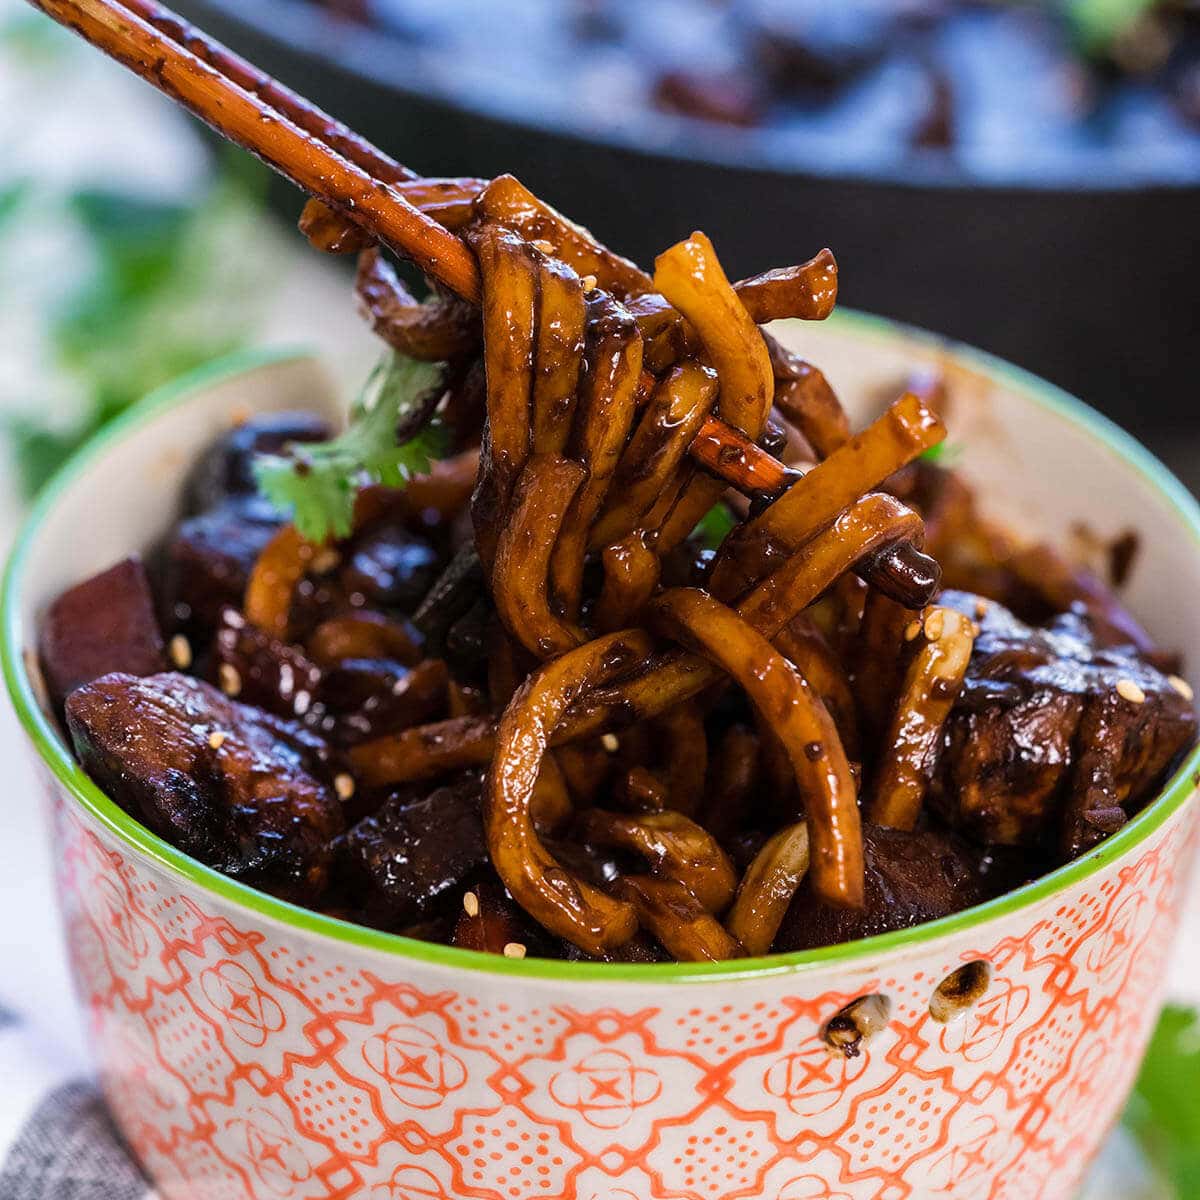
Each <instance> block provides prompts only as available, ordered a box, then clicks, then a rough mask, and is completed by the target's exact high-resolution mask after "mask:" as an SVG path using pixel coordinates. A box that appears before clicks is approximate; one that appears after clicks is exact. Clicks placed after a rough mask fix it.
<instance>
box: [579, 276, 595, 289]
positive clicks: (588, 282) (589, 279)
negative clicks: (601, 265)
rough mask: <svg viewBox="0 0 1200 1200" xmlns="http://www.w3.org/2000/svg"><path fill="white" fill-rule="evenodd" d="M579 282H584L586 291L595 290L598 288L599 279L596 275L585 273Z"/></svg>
mask: <svg viewBox="0 0 1200 1200" xmlns="http://www.w3.org/2000/svg"><path fill="white" fill-rule="evenodd" d="M579 282H580V283H582V284H583V290H584V291H585V292H594V291H595V290H596V283H597V280H596V277H595V275H585V276H584V277H583V278H582V279H581V280H580V281H579Z"/></svg>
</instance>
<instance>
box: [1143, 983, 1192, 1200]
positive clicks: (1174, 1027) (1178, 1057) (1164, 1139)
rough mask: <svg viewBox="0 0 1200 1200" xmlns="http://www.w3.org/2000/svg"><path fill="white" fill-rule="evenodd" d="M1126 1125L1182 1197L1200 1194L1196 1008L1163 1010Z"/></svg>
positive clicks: (1178, 1007)
mask: <svg viewBox="0 0 1200 1200" xmlns="http://www.w3.org/2000/svg"><path fill="white" fill-rule="evenodd" d="M1125 1125H1126V1128H1128V1129H1129V1130H1130V1131H1131V1132H1132V1133H1133V1135H1134V1136H1135V1137H1136V1138H1137V1140H1138V1141H1139V1142H1140V1143H1141V1146H1142V1149H1143V1150H1144V1151H1145V1152H1146V1155H1147V1157H1148V1158H1149V1159H1150V1161H1151V1162H1152V1163H1153V1164H1154V1166H1155V1167H1156V1168H1157V1169H1158V1170H1159V1171H1161V1172H1162V1174H1163V1176H1164V1178H1165V1180H1167V1181H1168V1182H1169V1183H1170V1184H1171V1185H1172V1186H1173V1187H1174V1189H1175V1191H1176V1193H1177V1195H1178V1196H1179V1197H1180V1200H1183V1198H1185V1197H1190V1196H1200V1014H1197V1013H1196V1012H1195V1011H1194V1010H1193V1009H1190V1008H1183V1007H1180V1006H1177V1005H1168V1006H1167V1007H1166V1008H1165V1009H1164V1010H1163V1013H1162V1016H1161V1018H1160V1019H1159V1022H1158V1028H1157V1029H1156V1030H1155V1032H1154V1036H1153V1038H1152V1039H1151V1041H1150V1046H1149V1048H1148V1050H1147V1051H1146V1058H1145V1061H1144V1062H1143V1063H1142V1070H1141V1073H1140V1074H1139V1075H1138V1080H1137V1083H1136V1085H1135V1086H1134V1093H1133V1096H1132V1097H1131V1099H1130V1101H1129V1107H1128V1108H1127V1109H1126V1111H1125Z"/></svg>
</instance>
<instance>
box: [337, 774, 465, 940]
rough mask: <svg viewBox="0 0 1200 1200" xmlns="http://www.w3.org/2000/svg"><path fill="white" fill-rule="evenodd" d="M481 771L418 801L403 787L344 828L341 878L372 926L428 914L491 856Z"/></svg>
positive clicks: (340, 849)
mask: <svg viewBox="0 0 1200 1200" xmlns="http://www.w3.org/2000/svg"><path fill="white" fill-rule="evenodd" d="M482 789H483V776H482V775H481V774H480V773H479V772H476V771H472V772H468V773H466V774H464V775H461V776H459V777H458V778H457V779H455V780H454V781H452V782H451V783H447V784H445V785H443V786H442V787H439V788H437V789H436V790H435V791H433V792H431V793H430V794H429V795H428V796H426V797H425V798H424V799H422V800H417V801H415V802H413V801H411V800H410V799H409V794H407V793H401V794H398V795H396V796H393V797H391V798H390V799H388V800H387V801H386V802H385V803H384V804H383V805H382V807H380V808H379V809H378V810H377V811H376V812H375V813H374V814H373V815H372V816H369V817H365V818H364V819H363V820H361V821H359V822H358V823H357V824H356V825H354V826H353V827H352V828H351V829H349V830H348V831H347V832H346V835H345V837H343V838H342V839H340V841H339V843H338V846H337V860H338V861H337V876H338V881H339V884H340V886H341V887H342V888H343V889H344V890H345V892H346V894H347V895H348V896H349V897H350V899H351V903H352V904H354V905H355V906H356V907H357V909H358V910H359V911H360V913H361V915H362V919H363V920H364V921H365V922H366V923H367V924H369V925H374V926H376V927H378V928H381V929H399V928H401V927H403V926H405V925H411V924H412V923H413V922H415V921H418V920H421V919H423V918H424V917H426V916H427V915H428V914H429V913H430V912H431V911H432V910H433V909H435V908H436V907H437V905H438V902H439V901H442V900H444V899H446V898H448V897H450V896H451V895H454V896H455V902H456V903H457V902H459V901H461V893H462V890H463V888H464V883H465V881H466V880H467V879H468V878H469V877H470V876H472V875H473V874H474V873H475V872H476V871H478V870H479V869H480V868H482V867H483V866H485V865H486V864H487V862H488V852H487V844H486V842H485V840H484V836H483V816H482V814H481V811H480V796H481V794H482Z"/></svg>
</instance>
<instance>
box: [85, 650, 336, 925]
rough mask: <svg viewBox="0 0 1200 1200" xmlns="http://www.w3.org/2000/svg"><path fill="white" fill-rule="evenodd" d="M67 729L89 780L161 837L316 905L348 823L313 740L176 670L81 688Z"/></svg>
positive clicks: (324, 756)
mask: <svg viewBox="0 0 1200 1200" xmlns="http://www.w3.org/2000/svg"><path fill="white" fill-rule="evenodd" d="M67 728H68V729H69V730H70V733H71V740H72V742H73V744H74V746H75V752H76V753H77V754H78V755H79V760H80V762H82V763H83V766H84V768H85V769H86V770H87V772H88V774H89V775H91V776H92V778H93V779H95V780H96V782H97V783H99V784H100V786H101V787H103V788H104V789H105V791H106V792H107V793H108V794H109V795H110V796H111V797H112V798H113V799H114V800H116V801H117V803H118V804H120V805H121V806H122V807H123V808H125V809H126V810H127V811H129V812H130V813H132V814H133V815H134V816H136V817H137V818H138V819H139V820H141V821H143V822H144V823H145V824H146V825H147V826H148V827H149V828H150V829H152V830H153V831H154V832H155V833H157V834H159V835H160V836H162V837H164V838H166V839H167V840H168V841H170V842H173V843H175V845H177V846H178V847H179V848H180V849H181V850H184V851H186V852H187V853H188V854H191V855H192V856H193V857H194V858H198V859H199V860H200V861H201V862H202V863H205V864H207V865H208V866H210V867H215V868H216V869H217V870H218V871H222V872H223V873H224V874H226V875H229V876H231V877H232V878H234V879H240V880H242V881H243V882H245V883H251V884H254V885H255V886H256V887H260V888H262V889H264V890H265V891H269V892H272V893H274V894H275V895H278V896H282V897H284V898H285V899H288V900H294V901H296V902H298V903H302V904H315V903H317V902H319V900H320V899H321V896H322V894H323V892H324V890H325V886H326V883H327V882H328V869H329V862H330V842H331V841H332V840H333V838H335V837H336V836H337V835H338V834H339V833H341V831H342V824H343V821H342V809H341V804H340V803H339V801H338V799H337V797H336V795H335V794H334V791H333V788H332V787H331V786H330V785H329V784H328V783H326V782H324V779H325V776H326V775H327V774H328V772H329V754H328V750H327V749H326V747H325V746H324V744H323V743H322V742H321V740H320V739H319V738H317V737H316V736H315V735H313V734H311V733H309V732H307V731H306V730H305V729H303V728H302V727H301V726H299V725H297V724H295V723H293V722H290V721H284V720H281V719H279V718H277V717H273V716H271V715H270V714H268V713H265V712H263V711H261V710H260V709H257V708H254V707H252V706H250V705H247V704H239V703H237V702H236V701H234V700H231V699H230V698H229V697H228V696H226V695H224V694H223V693H222V692H220V691H219V690H218V689H217V688H214V687H212V686H211V685H210V684H207V683H204V682H202V681H201V680H198V679H191V678H189V677H188V676H186V675H180V674H175V673H168V674H161V675H151V676H149V677H147V678H145V679H138V678H135V677H134V676H132V675H122V674H113V675H105V676H103V677H102V678H100V679H97V680H95V681H93V682H91V683H88V684H85V685H84V686H83V687H81V688H77V689H76V690H75V691H74V692H72V693H71V695H70V697H69V698H68V700H67Z"/></svg>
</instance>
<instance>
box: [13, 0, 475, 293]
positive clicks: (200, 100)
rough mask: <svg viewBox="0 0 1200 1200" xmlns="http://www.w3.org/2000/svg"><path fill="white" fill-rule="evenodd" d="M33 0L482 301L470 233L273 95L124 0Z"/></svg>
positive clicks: (301, 185) (299, 184)
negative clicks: (413, 199) (460, 232)
mask: <svg viewBox="0 0 1200 1200" xmlns="http://www.w3.org/2000/svg"><path fill="white" fill-rule="evenodd" d="M30 2H31V3H32V4H33V5H34V7H35V8H39V9H41V10H42V12H44V13H46V15H47V16H49V17H51V18H53V19H54V20H56V21H58V22H59V23H60V24H63V25H66V26H67V27H68V28H69V29H73V30H74V31H75V32H76V33H78V34H79V35H80V36H81V37H83V38H84V39H85V40H86V41H88V42H90V43H91V44H92V45H93V46H95V47H96V48H97V49H99V50H102V51H103V52H104V53H105V54H107V55H109V56H110V57H111V58H114V59H116V60H117V61H118V62H120V63H122V64H123V65H124V66H126V67H128V68H129V69H130V70H131V71H133V72H134V73H135V74H137V75H140V76H141V77H142V78H143V79H145V80H146V81H147V82H148V83H150V84H152V85H153V86H154V87H156V88H158V90H159V91H161V92H165V93H166V94H167V95H168V96H170V97H171V98H172V99H173V100H176V101H177V102H178V103H180V104H181V105H183V107H185V108H186V109H188V110H189V111H190V112H192V113H194V114H195V115H196V116H197V117H199V118H200V119H201V120H202V121H204V122H205V123H206V124H207V125H209V126H211V127H212V128H213V129H215V130H216V131H217V132H218V133H221V134H223V135H224V136H225V137H227V138H229V140H230V141H232V142H235V143H236V144H237V145H239V146H241V147H242V148H243V149H245V150H249V151H250V152H251V153H252V154H255V155H257V156H258V157H259V158H261V159H262V160H263V161H264V162H266V163H267V164H268V165H269V166H271V167H273V168H274V169H275V170H277V171H278V172H279V173H280V174H281V175H284V176H285V177H286V178H288V179H290V180H291V181H292V182H293V183H294V184H296V186H297V187H299V188H301V189H302V190H303V191H306V192H308V193H309V194H310V195H313V196H315V197H316V198H317V199H318V200H322V201H324V202H325V203H326V204H328V205H330V206H331V207H332V208H336V209H338V210H339V211H340V212H343V213H345V214H346V215H347V216H349V217H350V218H351V219H352V220H353V221H354V222H355V223H356V224H358V225H359V226H361V227H362V228H363V229H364V230H366V231H367V232H368V233H369V234H371V236H372V237H375V238H377V239H378V240H379V241H381V242H382V243H383V244H384V245H385V246H387V247H388V248H389V249H391V250H393V251H394V252H395V253H397V254H399V255H401V256H402V257H404V258H408V259H411V260H412V261H413V262H414V263H415V264H416V265H417V266H418V267H420V269H421V270H422V271H424V272H425V273H426V274H427V275H430V276H432V277H433V278H434V279H437V280H438V281H439V282H440V283H442V284H444V285H445V286H446V287H448V288H449V289H450V290H451V291H453V292H456V293H458V294H459V295H460V296H462V297H464V298H465V299H467V300H471V301H475V302H478V300H479V272H478V269H477V267H476V265H475V259H474V257H473V256H472V254H471V252H470V250H468V249H467V247H466V245H465V244H464V243H463V242H461V241H460V240H459V239H458V238H457V237H455V236H454V234H452V233H451V232H450V231H449V230H447V229H445V228H443V227H442V226H441V225H439V224H438V223H437V222H436V221H434V220H433V219H432V218H430V217H427V216H426V215H425V214H424V213H422V212H421V211H420V210H419V209H417V208H415V207H414V206H413V205H411V204H409V203H408V201H407V200H406V199H405V198H404V196H403V195H402V194H401V193H400V192H398V191H397V190H396V188H395V187H394V186H392V185H391V184H390V183H388V182H385V181H384V180H380V179H376V178H374V177H373V176H372V175H371V174H370V173H369V172H368V171H366V170H364V169H363V168H362V167H361V166H359V165H358V164H357V163H354V162H352V161H351V160H349V159H347V158H345V157H343V156H342V155H341V154H340V153H339V152H338V151H337V150H335V149H334V148H333V147H331V146H329V145H328V144H327V143H326V142H324V141H323V140H322V139H321V137H320V136H318V135H316V134H314V133H311V132H309V131H308V130H306V129H303V128H301V127H300V126H299V125H297V124H296V123H295V122H294V121H292V120H291V119H289V118H288V117H287V116H285V115H284V114H283V113H281V112H279V111H277V110H276V109H274V108H272V107H271V105H270V104H269V103H268V102H267V100H266V99H265V97H263V96H257V95H255V94H253V93H252V92H249V91H247V90H246V89H245V88H244V87H241V86H239V85H238V84H237V83H236V82H234V81H233V80H232V79H230V78H228V77H227V76H226V75H224V74H222V72H221V71H220V70H219V69H218V67H217V66H216V65H214V63H210V62H206V61H204V60H203V59H201V58H200V57H198V56H197V55H196V54H195V53H194V52H193V51H191V50H189V49H188V48H187V47H185V46H181V45H180V44H179V43H177V42H175V41H174V40H172V38H171V37H169V36H168V35H167V34H166V33H165V32H163V31H161V30H160V29H157V28H155V26H154V25H152V24H150V23H149V22H148V21H146V20H145V19H144V18H143V17H141V16H139V15H137V14H136V13H134V12H131V11H130V10H129V9H128V8H127V7H125V5H124V4H122V3H119V2H118V0H30Z"/></svg>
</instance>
